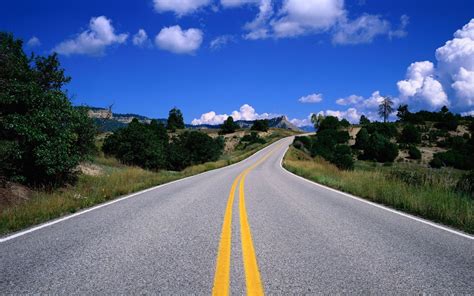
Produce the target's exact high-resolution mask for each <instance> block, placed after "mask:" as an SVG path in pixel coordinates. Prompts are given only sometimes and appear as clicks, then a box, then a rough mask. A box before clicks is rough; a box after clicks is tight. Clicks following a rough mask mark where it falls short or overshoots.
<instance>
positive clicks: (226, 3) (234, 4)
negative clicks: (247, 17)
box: [221, 0, 261, 8]
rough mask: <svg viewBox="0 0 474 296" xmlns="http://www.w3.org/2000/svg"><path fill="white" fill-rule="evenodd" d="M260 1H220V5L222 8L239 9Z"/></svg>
mask: <svg viewBox="0 0 474 296" xmlns="http://www.w3.org/2000/svg"><path fill="white" fill-rule="evenodd" d="M260 1H261V0H221V5H222V6H224V7H226V8H227V7H239V6H242V5H245V4H256V3H259V2H260Z"/></svg>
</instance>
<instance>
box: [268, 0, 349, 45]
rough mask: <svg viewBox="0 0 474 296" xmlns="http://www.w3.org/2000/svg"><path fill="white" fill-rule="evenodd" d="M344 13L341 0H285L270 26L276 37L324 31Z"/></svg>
mask: <svg viewBox="0 0 474 296" xmlns="http://www.w3.org/2000/svg"><path fill="white" fill-rule="evenodd" d="M345 14H346V11H345V10H344V1H343V0H286V1H285V2H284V3H283V7H282V8H281V10H280V11H279V13H278V15H280V16H281V17H280V18H278V19H276V20H273V21H272V27H273V30H274V32H275V35H276V37H294V36H298V35H302V34H306V33H309V32H321V31H326V30H328V29H330V28H331V27H332V26H334V25H335V24H336V23H337V22H338V21H339V20H340V19H341V18H342V17H344V16H345Z"/></svg>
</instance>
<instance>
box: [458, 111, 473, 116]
mask: <svg viewBox="0 0 474 296" xmlns="http://www.w3.org/2000/svg"><path fill="white" fill-rule="evenodd" d="M461 115H462V116H473V117H474V110H471V111H467V112H462V113H461Z"/></svg>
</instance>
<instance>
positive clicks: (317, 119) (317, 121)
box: [311, 113, 324, 131]
mask: <svg viewBox="0 0 474 296" xmlns="http://www.w3.org/2000/svg"><path fill="white" fill-rule="evenodd" d="M323 120H324V115H322V114H314V113H313V114H312V115H311V123H312V124H313V125H314V129H315V130H316V131H317V130H319V126H320V125H321V122H323Z"/></svg>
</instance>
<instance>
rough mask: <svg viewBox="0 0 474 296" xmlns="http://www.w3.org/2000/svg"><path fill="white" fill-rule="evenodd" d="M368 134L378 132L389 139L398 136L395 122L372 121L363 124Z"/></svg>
mask: <svg viewBox="0 0 474 296" xmlns="http://www.w3.org/2000/svg"><path fill="white" fill-rule="evenodd" d="M365 128H366V129H367V131H368V132H369V134H371V135H372V134H374V133H378V134H379V135H381V136H383V137H385V138H387V139H391V138H394V137H397V136H398V131H397V127H396V125H395V123H390V122H387V123H383V122H372V123H370V124H367V125H365Z"/></svg>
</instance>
